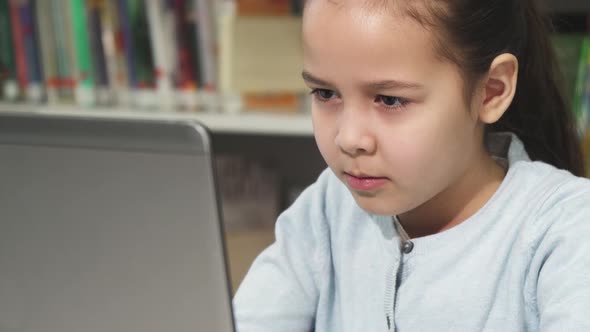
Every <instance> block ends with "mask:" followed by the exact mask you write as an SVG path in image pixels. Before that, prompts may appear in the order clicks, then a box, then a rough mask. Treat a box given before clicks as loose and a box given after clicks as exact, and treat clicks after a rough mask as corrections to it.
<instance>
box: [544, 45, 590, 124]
mask: <svg viewBox="0 0 590 332" xmlns="http://www.w3.org/2000/svg"><path fill="white" fill-rule="evenodd" d="M552 42H553V45H554V47H555V51H556V53H557V57H558V61H559V64H560V67H561V70H562V72H563V75H564V78H565V88H566V91H567V92H568V97H569V98H570V101H571V105H572V112H573V114H574V119H575V120H576V124H577V126H578V128H579V130H580V132H579V134H580V136H582V135H583V134H584V133H583V128H584V127H585V122H586V120H585V114H584V112H583V110H582V106H583V101H584V95H585V84H586V75H587V71H588V68H587V59H588V56H589V54H590V37H588V36H587V35H585V34H558V35H554V36H552Z"/></svg>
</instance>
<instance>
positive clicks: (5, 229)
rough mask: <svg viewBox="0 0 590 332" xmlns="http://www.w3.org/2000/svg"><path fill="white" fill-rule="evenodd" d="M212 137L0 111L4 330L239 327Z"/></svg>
mask: <svg viewBox="0 0 590 332" xmlns="http://www.w3.org/2000/svg"><path fill="white" fill-rule="evenodd" d="M212 165H213V162H212V155H211V145H210V141H209V135H208V134H207V131H206V130H205V128H204V127H202V126H200V125H199V124H196V123H194V122H188V121H145V120H142V121H140V120H105V119H83V118H74V117H63V116H60V117H57V116H41V115H19V114H2V115H0V168H1V171H0V331H2V332H105V331H109V332H119V331H120V332H156V331H157V332H162V331H174V332H188V331H191V332H194V331H222V332H225V331H232V330H233V319H232V314H231V295H230V288H229V282H228V280H229V278H228V277H227V269H226V264H225V259H224V257H225V255H224V244H223V237H222V235H223V232H222V229H221V223H220V215H219V208H218V200H217V195H216V187H215V181H214V174H213V171H214V170H213V166H212Z"/></svg>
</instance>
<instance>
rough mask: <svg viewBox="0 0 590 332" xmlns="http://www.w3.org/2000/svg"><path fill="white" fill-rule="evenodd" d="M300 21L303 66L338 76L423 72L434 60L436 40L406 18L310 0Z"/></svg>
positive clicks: (347, 3)
mask: <svg viewBox="0 0 590 332" xmlns="http://www.w3.org/2000/svg"><path fill="white" fill-rule="evenodd" d="M312 2H315V4H313V5H310V7H309V8H308V10H307V11H306V13H305V16H304V23H303V49H304V61H305V62H306V66H307V65H311V66H314V65H317V66H322V67H323V68H327V67H332V68H335V69H338V70H345V69H344V68H346V70H353V69H354V70H361V71H363V72H365V73H367V75H369V76H375V75H377V74H378V72H379V71H383V70H389V71H396V72H398V73H400V74H403V73H406V72H413V75H415V74H416V73H417V72H424V71H425V70H427V69H428V67H429V66H430V65H432V64H433V63H434V62H438V57H436V56H435V54H434V46H433V45H434V38H433V36H432V35H431V33H430V32H429V31H428V30H426V29H425V28H424V27H423V26H422V25H420V24H419V23H418V22H416V21H415V20H413V19H412V18H410V17H407V16H403V15H401V14H399V13H396V12H392V11H389V10H378V9H375V8H370V7H367V6H363V5H362V4H361V3H362V2H363V1H358V2H356V4H355V3H354V1H350V0H349V1H341V2H340V1H339V2H338V3H337V4H334V3H331V2H330V1H328V0H312Z"/></svg>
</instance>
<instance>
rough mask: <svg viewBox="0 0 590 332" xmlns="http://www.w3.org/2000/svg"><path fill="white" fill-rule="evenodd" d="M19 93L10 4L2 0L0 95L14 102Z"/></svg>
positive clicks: (0, 16) (0, 19)
mask: <svg viewBox="0 0 590 332" xmlns="http://www.w3.org/2000/svg"><path fill="white" fill-rule="evenodd" d="M18 94H19V91H18V83H17V80H16V64H15V54H14V48H13V43H12V23H11V20H10V6H9V3H8V0H0V96H2V98H3V99H4V100H7V101H11V102H12V101H15V100H16V99H17V98H18Z"/></svg>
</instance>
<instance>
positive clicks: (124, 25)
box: [117, 0, 138, 89]
mask: <svg viewBox="0 0 590 332" xmlns="http://www.w3.org/2000/svg"><path fill="white" fill-rule="evenodd" d="M117 11H118V21H119V29H120V31H119V34H120V43H121V46H122V49H123V50H124V51H125V61H126V63H127V79H128V83H129V87H130V88H131V89H135V88H136V87H137V85H138V80H137V75H136V72H135V66H134V64H133V63H134V62H133V59H134V58H135V45H134V41H133V38H132V37H133V36H132V34H131V18H130V15H129V6H128V3H127V0H117Z"/></svg>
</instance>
